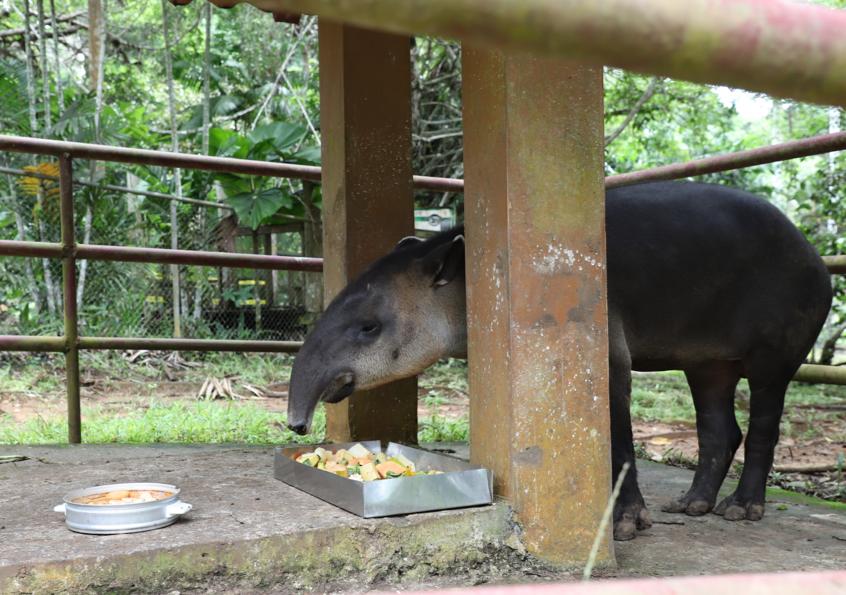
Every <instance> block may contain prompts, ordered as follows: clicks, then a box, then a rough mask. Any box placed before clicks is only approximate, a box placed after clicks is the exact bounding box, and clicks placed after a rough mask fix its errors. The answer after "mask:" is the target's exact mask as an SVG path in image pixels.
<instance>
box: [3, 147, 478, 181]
mask: <svg viewBox="0 0 846 595" xmlns="http://www.w3.org/2000/svg"><path fill="white" fill-rule="evenodd" d="M0 151H13V152H17V153H32V154H36V155H52V156H54V157H58V156H60V155H65V154H66V155H69V156H70V157H76V158H83V159H95V160H99V161H112V162H117V163H134V164H137V165H156V166H160V167H175V168H180V169H200V170H204V171H216V172H225V173H230V174H249V175H256V176H268V177H274V178H292V179H297V180H309V181H311V182H320V175H321V169H320V167H317V166H314V165H297V164H294V163H272V162H270V161H255V160H252V159H234V158H232V157H210V156H207V155H191V154H188V153H172V152H170V151H153V150H151V149H131V148H127V147H112V146H108V145H95V144H90V143H75V142H69V141H59V140H50V139H44V138H28V137H25V136H12V135H6V134H2V135H0ZM413 184H414V187H415V188H416V189H418V190H433V191H436V192H463V190H464V182H463V180H456V179H453V178H434V177H431V176H414V178H413Z"/></svg>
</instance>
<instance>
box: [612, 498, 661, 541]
mask: <svg viewBox="0 0 846 595" xmlns="http://www.w3.org/2000/svg"><path fill="white" fill-rule="evenodd" d="M651 526H652V518H651V517H650V516H649V510H647V508H646V506H644V505H643V504H632V505H630V506H627V507H626V508H624V509H623V512H622V514H621V515H620V518H619V519H617V520H616V521H614V541H628V540H630V539H634V538H635V536H636V535H637V532H638V531H643V530H644V529H649V527H651Z"/></svg>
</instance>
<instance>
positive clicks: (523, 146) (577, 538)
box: [463, 45, 613, 566]
mask: <svg viewBox="0 0 846 595" xmlns="http://www.w3.org/2000/svg"><path fill="white" fill-rule="evenodd" d="M463 60H464V62H463V64H464V66H463V80H464V83H463V85H464V90H463V96H464V134H465V144H464V150H465V153H464V162H465V182H466V190H465V200H466V203H465V209H466V211H465V217H466V231H467V296H468V333H469V334H468V343H469V344H468V349H469V364H470V372H469V375H470V394H471V398H470V447H471V451H470V456H471V460H472V461H473V462H474V463H478V464H483V465H485V466H487V467H489V468H492V469H493V471H494V476H495V482H496V486H495V487H496V490H497V491H498V492H499V493H500V494H502V495H504V496H506V497H508V498H509V499H510V500H511V502H512V505H513V506H514V509H515V511H516V514H517V519H518V521H519V522H520V523H521V525H522V526H523V539H524V542H525V545H526V547H527V549H528V550H529V551H530V552H532V553H534V554H536V555H538V556H539V557H541V558H543V559H545V560H548V561H549V562H551V563H555V564H559V565H563V566H581V565H583V564H584V563H585V561H586V560H587V559H588V555H589V552H590V548H591V545H592V542H593V540H594V537H595V535H596V533H597V530H598V526H599V522H600V518H601V516H602V512H603V510H604V509H605V506H606V504H607V502H608V498H609V495H610V488H611V472H610V469H611V467H610V463H611V460H610V454H611V448H610V432H609V412H608V329H607V326H608V325H607V306H606V281H605V233H604V226H605V204H604V202H605V201H604V197H605V193H604V189H603V118H602V109H603V106H602V68H600V67H595V66H586V65H582V64H580V63H576V62H571V61H566V60H563V59H553V58H540V57H533V56H531V55H528V54H516V53H515V54H506V53H502V52H499V51H495V50H487V49H480V48H476V47H468V46H467V45H465V46H464V58H463ZM602 537H603V540H604V541H603V543H602V546H601V548H600V550H599V557H598V564H599V565H608V564H612V563H613V552H612V547H611V540H610V532H608V531H606V533H605V534H604V535H602Z"/></svg>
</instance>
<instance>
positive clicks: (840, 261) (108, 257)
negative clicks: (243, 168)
mask: <svg viewBox="0 0 846 595" xmlns="http://www.w3.org/2000/svg"><path fill="white" fill-rule="evenodd" d="M0 256H23V257H34V258H62V257H64V256H65V251H64V248H63V247H62V245H61V244H58V243H48V242H25V241H19V240H0ZM73 256H74V258H76V259H78V260H79V259H87V260H105V261H113V262H144V263H154V264H182V265H194V266H212V267H229V268H251V269H263V270H288V271H306V272H314V273H319V272H320V271H322V270H323V259H322V258H309V257H305V256H267V255H264V254H247V253H242V252H207V251H202V250H171V249H166V248H135V247H129V246H101V245H98V244H77V245H76V247H75V248H74V249H73ZM822 259H823V262H824V263H825V265H826V267H827V268H828V272H829V273H831V274H832V275H846V255H840V254H838V255H834V256H823V257H822Z"/></svg>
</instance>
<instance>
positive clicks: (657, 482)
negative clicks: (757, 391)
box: [0, 445, 846, 594]
mask: <svg viewBox="0 0 846 595" xmlns="http://www.w3.org/2000/svg"><path fill="white" fill-rule="evenodd" d="M453 448H454V449H455V450H456V451H457V454H458V455H464V456H466V447H461V446H453ZM11 454H18V455H23V456H26V457H29V459H28V460H25V461H21V462H16V463H3V464H0V593H15V592H21V591H24V592H36V593H41V592H57V591H62V592H103V591H109V592H130V591H131V592H154V593H166V592H169V591H173V590H180V591H181V592H182V593H183V594H184V593H186V592H198V593H207V592H212V593H224V592H254V591H257V590H261V591H263V592H272V593H295V592H302V591H305V590H319V591H324V592H325V591H349V592H360V591H365V590H368V589H370V588H374V587H375V588H388V587H390V588H415V587H420V586H443V585H469V584H477V583H483V582H531V581H538V580H545V581H548V580H555V581H560V580H566V579H568V578H570V575H568V574H566V573H560V572H553V571H550V570H549V569H545V568H543V567H542V566H541V565H539V564H537V563H535V562H534V561H532V560H530V559H528V558H527V557H526V556H525V555H524V553H523V551H522V547H521V545H520V543H519V540H518V539H517V538H516V534H515V528H514V526H513V524H512V521H511V514H510V510H509V507H508V506H507V504H505V503H497V504H495V505H494V506H491V507H484V508H475V509H468V510H463V511H451V512H441V513H434V514H421V515H413V516H409V517H397V518H390V519H378V520H364V519H360V518H358V517H356V516H354V515H351V514H348V513H345V512H343V511H341V510H339V509H336V508H335V507H333V506H331V505H329V504H325V503H323V502H321V501H319V500H316V499H314V498H312V497H311V496H308V495H307V494H304V493H301V492H299V491H297V490H295V489H292V488H289V487H287V486H285V485H284V484H282V483H281V482H279V481H276V480H275V479H273V472H272V463H273V460H272V459H273V457H272V449H270V448H254V447H238V446H197V447H191V446H162V445H156V446H152V445H151V446H137V447H136V446H74V447H0V456H2V455H11ZM639 468H640V475H641V485H642V488H643V491H644V494H645V496H646V498H647V501H648V504H649V506H650V509H651V511H652V513H653V518H654V519H655V521H656V524H655V526H654V527H653V528H652V529H650V530H648V531H645V532H642V533H641V534H640V536H639V537H638V538H637V539H636V540H635V541H632V542H627V543H617V544H616V552H617V559H618V562H619V568H618V570H617V571H615V572H612V573H604V574H605V575H606V576H669V575H682V574H713V573H724V572H738V571H783V570H811V569H832V568H843V567H844V566H846V547H844V541H846V512H844V511H843V510H842V509H840V510H838V509H834V508H829V507H825V506H819V505H809V504H802V503H796V502H792V501H790V499H784V498H781V497H778V498H775V499H770V502H769V505H768V509H767V515H766V516H765V517H764V520H762V521H760V522H758V523H751V522H739V523H730V522H727V521H724V520H723V519H721V518H719V517H716V516H714V515H706V516H704V517H698V518H693V517H687V516H684V515H670V514H665V513H661V512H660V504H661V503H662V502H664V501H666V500H668V499H669V498H670V497H672V496H674V495H675V494H676V493H677V492H681V491H684V489H686V488H687V486H688V484H689V482H690V478H691V475H692V473H691V472H689V471H686V470H682V469H675V468H671V467H664V466H661V465H656V464H650V463H643V462H639ZM136 480H137V481H161V482H166V483H174V484H176V485H179V486H180V487H181V488H182V489H183V499H184V500H185V501H187V502H190V503H191V504H193V505H194V510H193V511H192V512H191V513H189V515H187V517H186V519H185V520H182V521H180V522H178V523H177V524H175V525H172V526H171V527H168V528H165V529H161V530H157V531H151V532H148V533H138V534H134V535H114V536H100V537H96V536H88V535H79V534H75V533H71V532H70V531H68V530H67V529H66V528H65V525H64V521H63V518H62V516H61V515H60V514H57V513H53V512H52V507H53V506H54V505H55V504H58V503H59V502H60V501H61V496H62V495H63V494H64V493H66V492H68V491H70V490H71V489H74V488H77V487H83V486H87V485H94V484H103V483H113V482H119V481H136Z"/></svg>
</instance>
